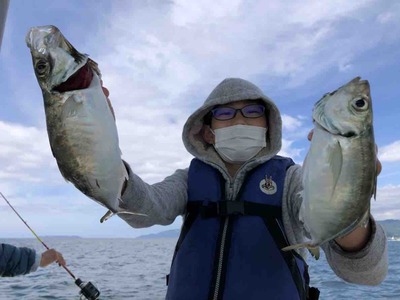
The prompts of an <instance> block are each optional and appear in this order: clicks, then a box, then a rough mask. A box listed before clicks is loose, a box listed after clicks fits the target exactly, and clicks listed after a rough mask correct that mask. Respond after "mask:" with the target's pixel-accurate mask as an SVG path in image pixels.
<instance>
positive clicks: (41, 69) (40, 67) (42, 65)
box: [35, 60, 48, 76]
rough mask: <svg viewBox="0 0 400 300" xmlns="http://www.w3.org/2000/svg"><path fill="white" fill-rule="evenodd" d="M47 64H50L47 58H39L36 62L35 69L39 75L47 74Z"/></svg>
mask: <svg viewBox="0 0 400 300" xmlns="http://www.w3.org/2000/svg"><path fill="white" fill-rule="evenodd" d="M47 66H48V63H47V62H46V61H45V60H39V61H38V62H37V63H36V66H35V69H36V72H37V73H38V75H39V76H42V75H44V74H45V72H46V70H47Z"/></svg>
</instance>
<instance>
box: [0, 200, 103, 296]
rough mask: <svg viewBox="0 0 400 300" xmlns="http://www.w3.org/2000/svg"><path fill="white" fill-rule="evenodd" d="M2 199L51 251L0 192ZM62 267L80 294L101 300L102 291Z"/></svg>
mask: <svg viewBox="0 0 400 300" xmlns="http://www.w3.org/2000/svg"><path fill="white" fill-rule="evenodd" d="M0 195H1V197H3V199H4V201H6V202H7V204H8V205H9V206H10V207H11V209H12V210H13V211H14V212H15V213H16V214H17V216H18V217H19V218H20V219H21V221H22V222H24V224H25V225H26V227H28V228H29V230H30V231H31V232H32V233H33V235H34V236H35V237H36V238H37V239H38V241H39V242H41V243H42V245H43V246H44V247H45V248H46V249H47V250H50V248H49V247H48V246H47V245H46V244H45V243H44V242H43V241H42V239H41V238H40V237H39V236H38V235H37V234H36V232H34V231H33V229H32V228H31V227H30V226H29V225H28V223H26V221H25V220H24V219H23V218H22V217H21V215H20V214H19V213H18V212H17V211H16V210H15V208H14V207H13V206H12V205H11V203H10V202H8V200H7V198H6V197H5V196H4V195H3V193H1V192H0ZM60 267H63V268H64V270H65V271H67V272H68V274H69V275H71V277H72V278H73V279H74V280H75V284H76V285H77V286H78V287H79V288H80V289H81V291H80V294H81V295H82V296H84V297H86V299H88V300H97V299H99V296H100V291H99V290H98V289H97V288H96V287H95V286H94V285H93V284H92V283H91V282H90V281H88V282H87V283H84V282H83V281H82V280H80V279H79V278H76V277H75V275H74V274H73V273H72V272H71V271H70V270H69V269H68V268H67V267H66V266H63V265H60Z"/></svg>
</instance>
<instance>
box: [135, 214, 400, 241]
mask: <svg viewBox="0 0 400 300" xmlns="http://www.w3.org/2000/svg"><path fill="white" fill-rule="evenodd" d="M378 223H379V224H381V225H382V227H383V229H384V230H385V232H386V236H387V237H388V239H389V240H400V220H393V219H390V220H382V221H378ZM179 232H180V229H171V230H165V231H161V232H158V233H151V234H145V235H141V236H138V237H136V238H137V239H160V238H174V239H177V238H178V237H179Z"/></svg>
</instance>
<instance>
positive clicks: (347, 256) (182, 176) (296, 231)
mask: <svg viewBox="0 0 400 300" xmlns="http://www.w3.org/2000/svg"><path fill="white" fill-rule="evenodd" d="M255 99H261V100H262V101H264V103H265V105H266V112H267V121H268V130H267V133H266V135H267V136H266V141H267V146H266V147H265V148H263V149H262V150H261V151H260V152H259V153H258V154H257V155H256V156H255V157H253V158H252V159H250V160H248V161H247V162H246V163H244V164H243V165H242V166H241V167H240V169H239V170H238V171H237V173H236V174H235V176H234V178H232V177H231V176H230V175H229V173H228V171H227V169H226V167H225V164H224V162H223V161H222V159H221V158H220V156H219V155H218V154H217V152H216V151H215V150H214V147H213V146H210V145H209V144H208V143H206V142H205V141H204V139H203V134H202V128H203V117H204V116H205V115H206V114H207V113H208V112H209V111H210V110H211V109H212V108H213V107H214V106H215V105H221V104H225V103H228V102H233V101H239V100H255ZM182 138H183V142H184V145H185V147H186V149H187V150H188V151H189V152H190V153H191V154H192V155H193V156H194V157H196V158H198V159H200V160H202V161H203V162H205V163H207V164H210V165H212V166H213V167H215V168H216V169H218V170H219V171H220V172H221V174H222V175H223V177H224V178H225V180H226V187H225V188H226V189H225V190H226V191H227V197H228V199H229V200H232V199H234V197H235V196H236V194H237V193H238V191H239V189H240V187H241V185H242V183H243V181H244V179H245V176H246V174H247V172H248V171H249V170H251V169H253V168H254V167H256V166H258V165H259V164H261V163H263V162H265V161H267V160H269V159H270V158H271V157H273V156H274V155H276V154H277V153H278V152H279V151H280V149H281V140H282V120H281V116H280V112H279V110H278V108H277V107H276V105H275V104H274V103H273V102H272V100H271V99H269V98H268V97H267V96H265V95H264V94H263V93H262V91H261V90H260V89H259V88H258V87H256V86H255V85H253V84H252V83H250V82H248V81H246V80H243V79H237V78H229V79H225V80H224V81H222V82H221V83H220V84H219V85H218V86H217V87H216V88H215V89H214V90H213V91H212V93H211V94H210V96H209V97H208V98H207V99H206V101H205V102H204V104H203V106H202V107H200V108H199V109H198V110H196V111H195V112H194V113H193V114H192V115H191V116H190V117H189V119H188V120H187V122H186V124H185V126H184V128H183V134H182ZM126 166H127V168H128V171H129V174H130V179H129V182H128V185H127V188H126V190H125V193H124V195H123V196H122V203H123V208H124V209H127V210H129V211H132V212H139V213H143V214H146V215H148V216H147V217H143V216H138V215H127V214H121V215H120V217H121V218H122V219H124V220H125V221H126V222H127V223H128V224H129V225H131V226H132V227H135V228H141V227H148V226H152V225H154V224H161V225H168V224H171V223H172V222H173V221H174V220H175V218H176V217H177V216H179V215H184V213H185V209H186V203H187V177H188V169H184V170H177V171H175V173H174V174H172V175H171V176H169V177H167V178H165V179H164V180H163V181H162V182H159V183H156V184H153V185H149V184H147V183H145V182H144V181H143V180H141V179H140V177H138V176H137V175H136V174H134V173H133V172H132V170H131V169H130V167H129V165H128V164H126ZM301 190H302V184H301V166H299V165H294V166H292V167H290V168H289V169H288V170H287V174H286V178H285V185H284V192H283V199H282V218H283V221H284V227H285V232H286V235H287V238H288V240H289V242H290V244H299V243H302V242H304V240H305V238H306V237H307V236H308V234H307V232H305V230H304V227H303V224H302V223H301V222H300V221H299V220H300V218H299V209H300V206H301V202H302V199H301V197H300V195H299V192H300V191H301ZM371 224H372V235H371V238H370V240H369V242H368V244H367V245H366V246H365V247H364V249H362V250H361V251H358V252H346V251H343V250H342V249H341V248H340V247H339V245H338V244H336V243H335V242H334V241H331V242H329V243H326V244H325V245H323V247H322V248H323V250H324V251H325V255H326V258H327V260H328V262H329V264H330V266H331V267H332V269H333V271H334V272H335V273H336V274H337V275H338V276H339V277H340V278H342V279H344V280H346V281H348V282H352V283H359V284H367V285H376V284H379V283H380V282H381V281H382V280H383V279H384V278H385V276H386V273H387V264H388V261H387V241H386V236H385V233H384V231H383V229H382V228H381V226H380V225H379V224H377V223H376V222H375V221H374V220H373V218H372V217H371ZM301 254H302V255H303V256H305V252H301Z"/></svg>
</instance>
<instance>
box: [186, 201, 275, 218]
mask: <svg viewBox="0 0 400 300" xmlns="http://www.w3.org/2000/svg"><path fill="white" fill-rule="evenodd" d="M186 209H187V212H188V213H194V214H200V215H201V216H202V217H203V218H213V217H226V216H231V215H242V216H246V215H248V216H259V217H264V218H266V217H273V218H278V219H280V218H281V217H282V209H281V207H279V206H274V205H268V204H263V203H256V202H251V201H218V202H210V201H189V202H188V203H187V206H186Z"/></svg>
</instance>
